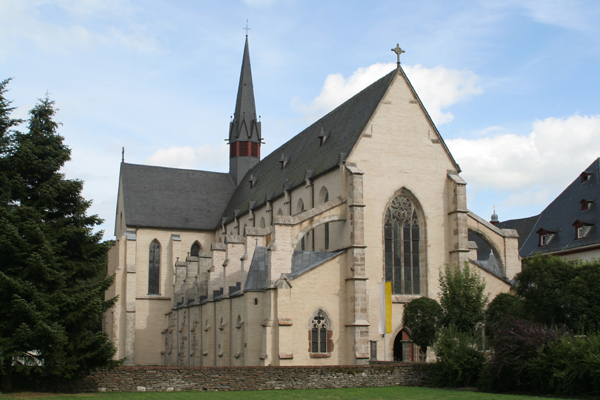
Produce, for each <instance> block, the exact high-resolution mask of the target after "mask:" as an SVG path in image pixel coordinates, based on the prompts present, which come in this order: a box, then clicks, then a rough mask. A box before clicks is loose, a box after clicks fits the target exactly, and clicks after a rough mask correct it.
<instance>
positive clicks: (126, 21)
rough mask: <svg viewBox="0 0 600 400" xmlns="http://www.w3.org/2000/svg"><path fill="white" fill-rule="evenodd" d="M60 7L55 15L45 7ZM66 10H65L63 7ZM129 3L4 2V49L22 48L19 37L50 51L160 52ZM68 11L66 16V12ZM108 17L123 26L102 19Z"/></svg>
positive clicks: (0, 33)
mask: <svg viewBox="0 0 600 400" xmlns="http://www.w3.org/2000/svg"><path fill="white" fill-rule="evenodd" d="M52 6H58V7H59V10H57V11H56V14H57V15H59V16H58V17H57V16H54V17H52V18H51V17H48V16H47V15H46V14H45V9H44V7H52ZM61 9H62V13H61V11H60V10H61ZM134 11H135V10H134V8H133V7H132V6H130V5H129V2H125V1H118V0H110V1H100V0H81V1H75V0H58V1H43V0H40V1H35V2H28V1H15V0H6V1H2V2H0V48H3V50H2V51H1V52H0V55H1V53H6V55H7V56H8V55H10V54H11V51H10V50H9V49H10V47H14V48H20V47H22V46H19V45H18V44H17V43H18V41H19V40H23V39H26V40H29V41H32V42H34V43H36V45H37V46H38V47H39V48H40V49H42V50H44V51H49V52H56V51H63V52H64V51H68V50H71V49H86V50H89V49H93V48H94V47H96V46H98V45H103V46H105V47H120V48H123V49H125V50H135V51H138V52H141V53H148V54H154V53H157V52H158V46H157V44H156V43H157V41H156V38H155V37H154V36H153V35H152V34H151V33H149V32H148V31H147V29H146V27H145V25H143V24H139V23H134V22H133V20H134ZM65 12H66V15H65V14H64V13H65ZM103 18H108V19H109V20H110V21H111V22H112V23H113V24H117V23H120V24H121V25H120V26H119V27H117V26H114V25H109V26H107V25H106V24H103V23H100V24H97V22H98V21H100V20H102V19H103Z"/></svg>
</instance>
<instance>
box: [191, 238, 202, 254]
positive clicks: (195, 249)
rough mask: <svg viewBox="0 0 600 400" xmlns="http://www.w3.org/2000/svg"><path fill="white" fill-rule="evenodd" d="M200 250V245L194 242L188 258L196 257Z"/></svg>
mask: <svg viewBox="0 0 600 400" xmlns="http://www.w3.org/2000/svg"><path fill="white" fill-rule="evenodd" d="M201 248H202V247H201V246H200V243H198V241H195V242H194V244H193V245H192V248H191V249H190V256H192V257H198V256H199V255H200V249H201Z"/></svg>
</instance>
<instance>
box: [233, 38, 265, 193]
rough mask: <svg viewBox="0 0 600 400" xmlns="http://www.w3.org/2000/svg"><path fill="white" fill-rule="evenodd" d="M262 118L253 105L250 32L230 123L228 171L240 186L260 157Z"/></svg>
mask: <svg viewBox="0 0 600 400" xmlns="http://www.w3.org/2000/svg"><path fill="white" fill-rule="evenodd" d="M261 140H262V137H261V132H260V121H259V120H258V118H257V115H256V106H255V104H254V86H253V85H252V69H251V67H250V51H249V50H248V35H246V44H245V46H244V58H243V60H242V71H241V73H240V83H239V86H238V93H237V99H236V102H235V112H234V114H233V120H232V121H231V123H230V124H229V146H230V147H229V173H230V174H231V175H232V176H233V179H234V180H235V182H236V184H238V185H239V183H240V181H241V180H242V179H243V178H244V175H246V173H247V172H248V170H250V168H252V167H253V166H254V165H256V163H257V162H258V161H259V160H260V144H261Z"/></svg>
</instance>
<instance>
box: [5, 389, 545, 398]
mask: <svg viewBox="0 0 600 400" xmlns="http://www.w3.org/2000/svg"><path fill="white" fill-rule="evenodd" d="M36 398H43V399H52V400H62V399H64V400H74V399H87V400H120V399H125V400H167V399H168V400H192V399H194V400H198V399H201V400H238V399H239V400H259V399H260V400H262V399H282V400H296V399H310V400H355V399H356V400H358V399H360V400H362V399H369V400H388V399H390V400H391V399H393V400H442V399H443V400H484V399H486V400H532V399H542V397H535V396H515V395H505V394H492V393H480V392H472V391H463V390H444V389H431V388H418V387H408V386H388V387H376V388H349V389H316V390H315V389H313V390H264V391H248V392H122V393H110V392H109V393H85V394H55V393H29V392H23V393H12V394H10V395H9V394H4V395H0V399H2V400H4V399H36ZM544 399H548V397H544Z"/></svg>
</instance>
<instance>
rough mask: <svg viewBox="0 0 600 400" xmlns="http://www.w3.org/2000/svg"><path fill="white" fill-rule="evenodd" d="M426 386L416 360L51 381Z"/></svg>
mask: <svg viewBox="0 0 600 400" xmlns="http://www.w3.org/2000/svg"><path fill="white" fill-rule="evenodd" d="M394 385H404V386H430V385H431V379H430V376H429V373H428V365H427V364H420V363H411V364H395V365H366V366H356V365H351V366H323V367H314V366H306V367H195V368H194V367H132V366H128V367H120V368H116V369H114V370H111V371H99V372H96V373H94V374H92V375H90V376H88V377H87V378H84V379H81V380H78V381H74V382H70V383H68V384H63V385H60V387H55V388H54V390H57V391H61V392H71V393H73V392H97V391H102V392H104V391H106V392H132V391H159V392H164V391H184V390H209V391H216V390H219V391H229V390H274V389H324V388H347V387H374V386H394Z"/></svg>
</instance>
